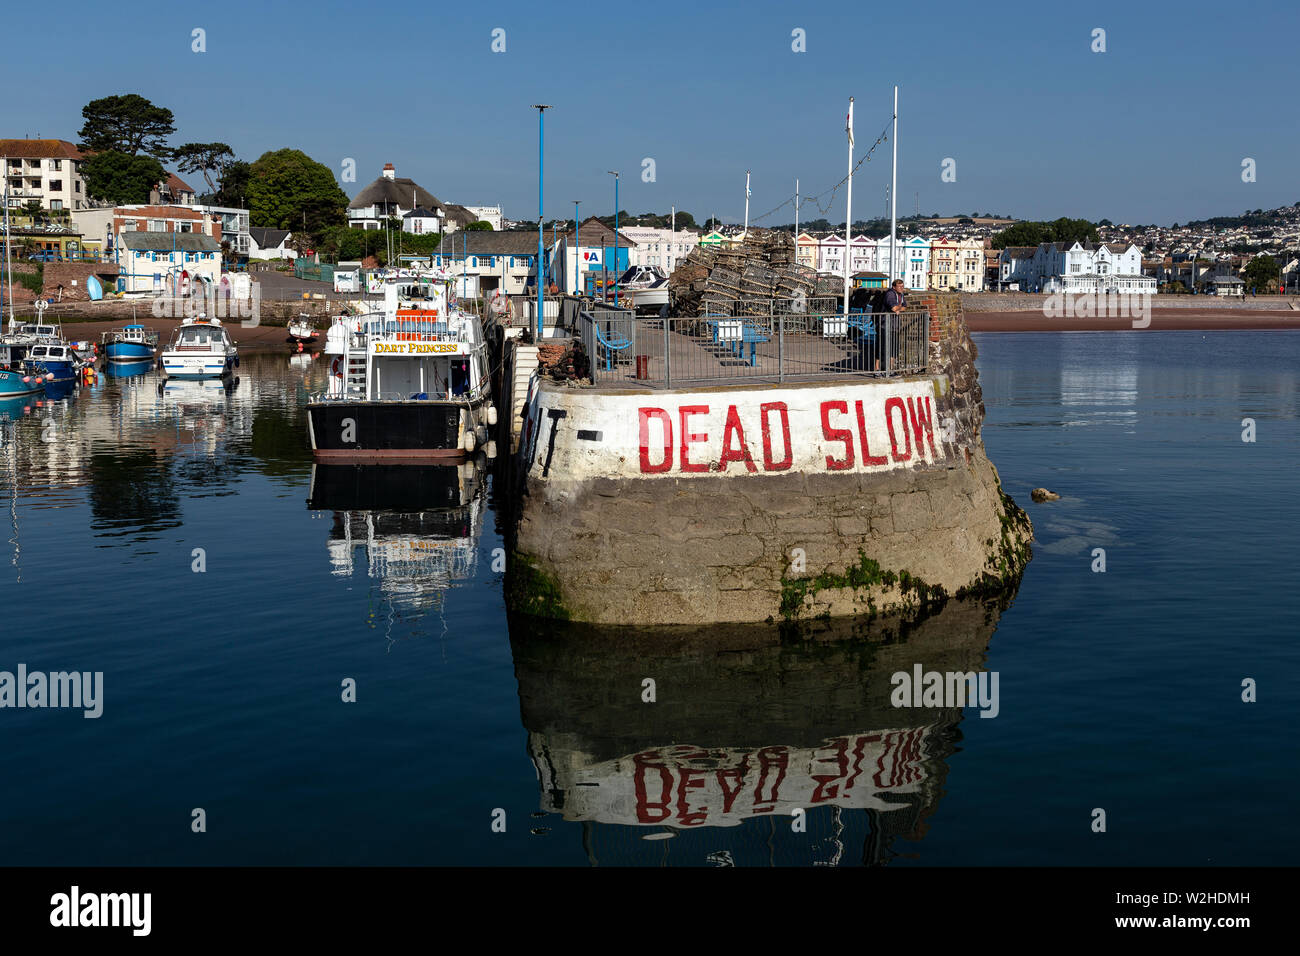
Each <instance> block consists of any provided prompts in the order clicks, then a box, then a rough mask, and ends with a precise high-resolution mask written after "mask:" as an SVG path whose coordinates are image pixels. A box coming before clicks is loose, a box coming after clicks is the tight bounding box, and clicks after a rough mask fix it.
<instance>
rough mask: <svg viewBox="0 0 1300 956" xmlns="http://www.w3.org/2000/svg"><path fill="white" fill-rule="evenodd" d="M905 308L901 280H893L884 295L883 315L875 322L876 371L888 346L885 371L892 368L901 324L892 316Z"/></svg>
mask: <svg viewBox="0 0 1300 956" xmlns="http://www.w3.org/2000/svg"><path fill="white" fill-rule="evenodd" d="M906 308H907V295H906V293H904V291H903V280H902V279H895V280H894V281H893V283H892V284H891V285H890V287H889V291H888V292H886V293H885V314H884V315H882V316H880V317H879V318H878V319H877V320H876V356H877V358H876V371H877V372H879V371H880V358H881V357H882V356H885V355H886V351H885V346H886V344H888V345H889V352H888V359H889V360H888V361H887V362H886V364H885V370H886V371H889V370H890V369H891V368H892V367H893V364H894V363H893V361H892V359H893V358H894V356H896V355H897V354H898V333H899V329H900V327H901V325H902V323H901V322H900V321H899V320H898V319H894V318H893V316H895V315H898V314H899V313H901V312H902V311H903V310H904V309H906Z"/></svg>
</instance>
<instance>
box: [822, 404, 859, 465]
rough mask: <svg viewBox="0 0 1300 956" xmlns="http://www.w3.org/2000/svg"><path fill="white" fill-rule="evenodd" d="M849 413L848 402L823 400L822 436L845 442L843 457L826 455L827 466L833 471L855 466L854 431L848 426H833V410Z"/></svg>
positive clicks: (829, 439)
mask: <svg viewBox="0 0 1300 956" xmlns="http://www.w3.org/2000/svg"><path fill="white" fill-rule="evenodd" d="M833 411H835V412H840V413H841V414H843V415H847V414H848V413H849V405H848V402H822V436H823V437H824V438H825V439H826V440H827V441H842V442H844V457H843V458H842V459H837V458H832V457H831V456H830V455H827V456H826V467H827V468H829V469H830V470H831V471H844V470H845V469H846V468H852V467H853V432H851V431H849V430H848V429H847V428H831V412H833Z"/></svg>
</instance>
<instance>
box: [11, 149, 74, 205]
mask: <svg viewBox="0 0 1300 956" xmlns="http://www.w3.org/2000/svg"><path fill="white" fill-rule="evenodd" d="M82 161H83V157H82V154H81V150H79V149H77V147H76V146H75V145H73V144H72V143H69V142H67V141H66V140H62V139H0V168H3V170H4V177H5V184H6V185H7V186H8V189H9V206H10V208H11V209H15V208H22V207H23V206H25V205H27V203H29V202H32V201H33V200H36V201H39V202H40V204H41V205H42V206H43V207H44V208H46V209H48V210H50V211H51V212H59V211H62V210H69V211H71V210H73V209H85V208H86V207H87V205H88V203H87V201H86V181H85V180H84V179H83V178H82V174H81V164H82Z"/></svg>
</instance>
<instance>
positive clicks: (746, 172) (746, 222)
mask: <svg viewBox="0 0 1300 956" xmlns="http://www.w3.org/2000/svg"><path fill="white" fill-rule="evenodd" d="M741 235H742V236H747V235H749V170H748V169H747V170H745V231H744V232H742V233H741Z"/></svg>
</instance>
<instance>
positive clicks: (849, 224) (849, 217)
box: [844, 96, 853, 330]
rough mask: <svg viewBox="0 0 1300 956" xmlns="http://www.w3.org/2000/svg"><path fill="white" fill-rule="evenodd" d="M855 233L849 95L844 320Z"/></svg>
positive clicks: (847, 308)
mask: <svg viewBox="0 0 1300 956" xmlns="http://www.w3.org/2000/svg"><path fill="white" fill-rule="evenodd" d="M852 233H853V97H851V96H850V97H849V188H848V198H847V200H846V208H845V212H844V321H845V323H846V325H845V329H846V330H847V328H848V326H847V323H848V320H849V236H850V235H852Z"/></svg>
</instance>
